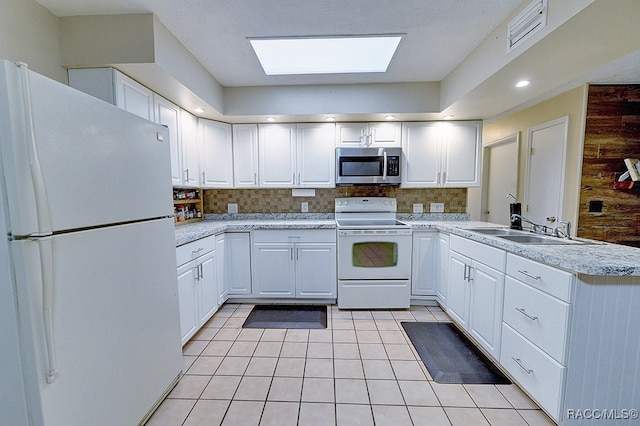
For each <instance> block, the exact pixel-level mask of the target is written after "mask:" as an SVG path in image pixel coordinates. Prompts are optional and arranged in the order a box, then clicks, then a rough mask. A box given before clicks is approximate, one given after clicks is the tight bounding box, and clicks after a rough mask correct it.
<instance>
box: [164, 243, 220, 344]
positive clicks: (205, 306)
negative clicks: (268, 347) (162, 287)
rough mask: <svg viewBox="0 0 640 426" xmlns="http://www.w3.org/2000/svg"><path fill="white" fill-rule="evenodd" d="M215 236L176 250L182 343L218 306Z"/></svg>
mask: <svg viewBox="0 0 640 426" xmlns="http://www.w3.org/2000/svg"><path fill="white" fill-rule="evenodd" d="M218 255H220V256H221V257H222V256H223V255H224V253H218V252H217V250H216V237H213V236H212V237H207V238H203V239H201V240H198V241H194V242H192V243H189V244H185V245H183V246H180V247H178V248H177V249H176V259H177V261H178V265H179V266H178V270H177V275H178V300H179V304H180V332H181V335H182V344H183V345H184V344H185V343H187V342H188V341H189V339H190V338H191V337H192V336H193V335H194V334H195V333H196V332H197V331H198V330H199V329H200V327H202V325H204V323H205V322H207V321H208V320H209V318H211V317H212V316H213V314H214V313H215V312H216V310H217V309H218V306H220V304H221V302H220V289H219V284H218V282H219V266H220V264H219V262H220V258H219V257H218ZM222 303H224V302H222Z"/></svg>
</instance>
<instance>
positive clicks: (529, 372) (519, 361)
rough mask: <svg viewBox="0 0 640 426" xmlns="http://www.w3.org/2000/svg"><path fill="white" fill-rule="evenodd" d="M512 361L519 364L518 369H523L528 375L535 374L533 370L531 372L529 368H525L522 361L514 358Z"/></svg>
mask: <svg viewBox="0 0 640 426" xmlns="http://www.w3.org/2000/svg"><path fill="white" fill-rule="evenodd" d="M511 359H512V360H513V362H515V363H516V364H518V367H520V368H522V369H523V370H524V371H525V373H527V374H531V373H533V370H529V369H528V368H527V367H525V366H524V365H522V361H521V360H520V358H514V357H511Z"/></svg>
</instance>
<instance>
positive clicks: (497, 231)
mask: <svg viewBox="0 0 640 426" xmlns="http://www.w3.org/2000/svg"><path fill="white" fill-rule="evenodd" d="M468 231H473V232H477V233H479V234H485V235H523V231H518V230H514V229H509V228H471V229H468Z"/></svg>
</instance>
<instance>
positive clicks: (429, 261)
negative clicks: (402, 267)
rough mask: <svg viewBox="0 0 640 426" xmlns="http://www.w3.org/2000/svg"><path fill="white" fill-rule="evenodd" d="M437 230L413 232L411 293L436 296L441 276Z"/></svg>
mask: <svg viewBox="0 0 640 426" xmlns="http://www.w3.org/2000/svg"><path fill="white" fill-rule="evenodd" d="M438 248H439V238H438V232H437V231H426V232H413V253H412V262H411V295H413V296H435V295H436V291H437V290H436V289H437V287H438V278H439V276H438V275H439V269H440V268H439V266H440V265H439V262H438V259H439V257H438V254H439V250H438Z"/></svg>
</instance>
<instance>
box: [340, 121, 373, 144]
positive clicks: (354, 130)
mask: <svg viewBox="0 0 640 426" xmlns="http://www.w3.org/2000/svg"><path fill="white" fill-rule="evenodd" d="M368 134H369V125H368V124H367V123H338V124H336V146H337V147H347V146H352V147H356V148H357V147H361V146H365V142H367V141H368V139H367V137H366V135H368Z"/></svg>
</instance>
